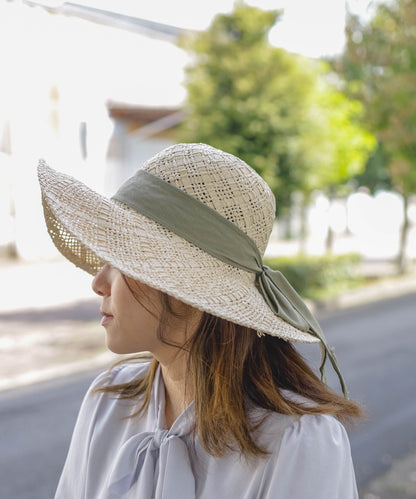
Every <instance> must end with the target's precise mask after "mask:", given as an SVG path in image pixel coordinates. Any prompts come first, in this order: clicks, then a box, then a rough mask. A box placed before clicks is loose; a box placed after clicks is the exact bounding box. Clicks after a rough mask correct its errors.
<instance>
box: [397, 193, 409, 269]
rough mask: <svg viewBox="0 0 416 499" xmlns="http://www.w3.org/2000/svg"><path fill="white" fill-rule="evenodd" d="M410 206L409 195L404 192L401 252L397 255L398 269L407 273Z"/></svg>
mask: <svg viewBox="0 0 416 499" xmlns="http://www.w3.org/2000/svg"><path fill="white" fill-rule="evenodd" d="M408 206H409V195H408V194H403V225H402V228H401V232H400V246H399V254H398V255H397V270H398V273H399V274H405V273H406V271H407V266H408V261H407V257H406V243H407V236H408V233H409V216H408V214H407V211H408Z"/></svg>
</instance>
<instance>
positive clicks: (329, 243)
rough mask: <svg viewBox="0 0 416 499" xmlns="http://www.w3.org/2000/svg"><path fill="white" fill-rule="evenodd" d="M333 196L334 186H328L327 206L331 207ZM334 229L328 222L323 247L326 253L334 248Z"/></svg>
mask: <svg viewBox="0 0 416 499" xmlns="http://www.w3.org/2000/svg"><path fill="white" fill-rule="evenodd" d="M334 197H335V187H334V186H329V189H328V200H329V208H331V205H332V201H333V200H334ZM334 237H335V235H334V231H333V230H332V228H331V225H330V223H329V224H328V232H327V234H326V241H325V249H326V252H327V253H332V252H333V249H334Z"/></svg>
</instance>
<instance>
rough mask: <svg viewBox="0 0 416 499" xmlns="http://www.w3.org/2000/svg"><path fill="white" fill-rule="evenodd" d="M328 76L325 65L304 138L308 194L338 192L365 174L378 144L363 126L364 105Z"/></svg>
mask: <svg viewBox="0 0 416 499" xmlns="http://www.w3.org/2000/svg"><path fill="white" fill-rule="evenodd" d="M328 77H329V73H328V69H327V68H326V67H325V66H324V65H322V64H321V67H320V68H319V69H318V70H317V74H316V83H315V86H314V91H313V93H312V98H311V99H310V107H309V119H308V120H307V126H305V129H304V132H303V135H302V137H301V138H300V141H301V147H300V151H301V153H302V154H303V155H305V157H304V158H303V163H304V164H305V168H304V171H305V177H304V192H306V193H308V192H311V191H313V190H316V189H318V190H323V191H328V190H331V191H333V192H334V191H336V190H337V188H338V187H339V186H340V185H341V186H342V185H343V184H344V183H345V182H347V181H348V180H350V179H351V178H352V177H354V176H355V175H358V174H360V173H362V172H363V170H364V166H365V164H366V162H367V159H368V157H369V155H370V153H371V152H372V150H373V149H374V147H375V144H376V142H375V139H374V137H373V136H372V135H371V134H370V133H369V132H368V131H367V130H366V129H365V128H364V127H363V126H362V116H363V106H362V104H361V103H360V102H359V101H358V100H352V99H349V98H347V97H346V96H345V94H344V93H342V92H341V91H340V90H338V89H337V88H336V87H335V86H334V85H330V84H329V83H328Z"/></svg>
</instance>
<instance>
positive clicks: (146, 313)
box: [92, 265, 186, 362]
mask: <svg viewBox="0 0 416 499" xmlns="http://www.w3.org/2000/svg"><path fill="white" fill-rule="evenodd" d="M131 282H132V284H133V285H134V287H135V288H134V289H136V288H137V289H138V291H139V294H140V302H142V303H140V302H139V301H138V300H137V299H136V298H135V297H134V295H133V294H132V292H131V291H130V288H129V286H128V285H127V283H126V281H125V278H124V277H123V275H122V274H121V272H120V271H119V270H117V269H115V268H113V267H111V266H110V265H104V267H103V268H102V269H101V270H100V272H98V274H97V275H96V276H95V277H94V280H93V282H92V288H93V290H94V291H95V292H96V293H97V294H98V295H99V296H101V297H102V299H103V301H102V305H101V309H100V311H101V313H102V315H103V318H102V321H101V324H102V325H103V326H104V328H105V330H106V333H107V346H108V348H109V349H110V350H111V351H113V352H114V353H119V354H126V353H137V352H145V351H147V352H151V353H152V354H153V355H154V356H155V357H156V358H157V359H158V360H159V361H161V362H163V357H164V356H166V355H167V354H168V353H171V352H172V349H173V348H174V347H172V346H170V345H166V343H163V342H162V341H161V340H160V339H159V338H158V335H157V329H158V326H159V318H160V316H161V312H162V304H161V295H160V293H159V292H158V291H156V290H155V289H153V288H151V287H149V286H147V285H146V284H143V283H140V282H138V281H133V280H131ZM176 302H178V304H181V302H179V301H178V300H176ZM182 322H183V321H182ZM164 336H166V339H167V340H168V341H170V342H175V343H177V344H183V343H184V341H185V339H186V324H176V325H175V328H174V329H173V330H172V328H169V330H167V331H166V335H164ZM175 350H177V349H175Z"/></svg>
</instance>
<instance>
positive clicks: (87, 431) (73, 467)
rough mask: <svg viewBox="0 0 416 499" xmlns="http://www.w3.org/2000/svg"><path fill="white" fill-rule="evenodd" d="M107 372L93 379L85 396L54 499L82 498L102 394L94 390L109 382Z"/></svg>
mask: <svg viewBox="0 0 416 499" xmlns="http://www.w3.org/2000/svg"><path fill="white" fill-rule="evenodd" d="M110 376H111V375H109V373H108V371H107V372H104V373H102V374H100V375H99V376H97V378H95V380H94V381H93V382H92V384H91V386H90V387H89V389H88V391H87V393H86V394H85V397H84V400H83V401H82V404H81V408H80V410H79V413H78V418H77V422H76V424H75V428H74V431H73V433H72V439H71V444H70V447H69V451H68V455H67V458H66V461H65V465H64V468H63V470H62V474H61V477H60V480H59V484H58V488H57V491H56V495H55V499H64V498H68V497H84V491H83V488H84V485H85V475H86V473H87V469H88V451H89V445H90V442H91V436H92V433H93V430H94V426H95V421H96V414H97V408H98V406H99V401H100V399H101V397H102V394H100V393H96V392H94V390H95V389H96V388H97V387H99V386H103V385H105V384H108V381H109V377H110Z"/></svg>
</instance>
